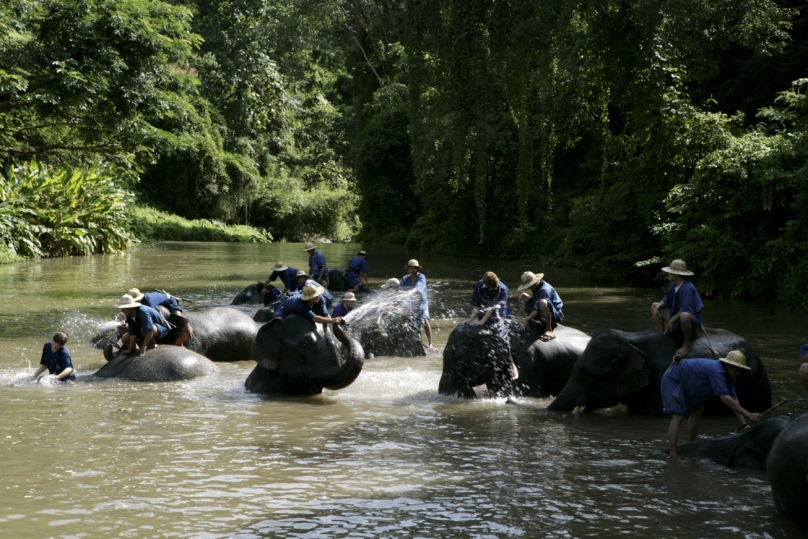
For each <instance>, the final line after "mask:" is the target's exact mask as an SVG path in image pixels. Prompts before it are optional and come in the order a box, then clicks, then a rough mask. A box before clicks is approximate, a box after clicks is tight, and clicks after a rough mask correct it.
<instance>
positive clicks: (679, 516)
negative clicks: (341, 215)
mask: <svg viewBox="0 0 808 539" xmlns="http://www.w3.org/2000/svg"><path fill="white" fill-rule="evenodd" d="M363 247H364V248H365V249H366V250H368V252H369V254H370V256H369V259H368V262H369V265H370V268H371V284H372V285H375V286H379V285H381V284H382V283H383V282H384V281H385V280H386V279H387V278H388V277H393V276H395V277H399V278H400V277H401V276H402V275H404V268H403V266H404V264H405V263H406V261H407V260H408V259H409V258H412V257H416V258H418V259H419V261H420V262H421V264H422V265H423V266H424V270H423V271H424V273H425V274H426V276H427V279H428V282H429V293H430V303H431V305H430V311H431V314H432V316H433V318H434V319H435V320H434V327H435V328H436V329H437V330H439V331H436V339H435V340H436V342H437V343H438V344H442V343H445V341H446V338H447V337H448V334H449V332H450V331H451V329H452V328H453V327H454V326H455V324H456V323H457V322H458V321H459V320H460V319H462V318H464V317H466V316H468V314H469V312H470V307H469V306H468V299H469V298H468V296H469V294H470V292H471V289H472V286H473V285H474V283H475V282H476V280H477V279H479V278H480V276H481V275H482V273H483V272H484V271H485V270H488V269H493V270H494V271H496V272H497V273H498V274H499V276H500V277H501V278H502V279H503V280H504V281H505V282H506V283H507V284H509V285H515V284H517V283H518V279H519V275H520V274H521V272H522V271H524V270H526V269H531V270H534V271H535V270H542V271H545V273H546V274H547V280H548V281H549V282H550V283H552V284H553V286H555V287H556V289H557V290H558V291H559V293H560V294H561V296H562V298H563V300H564V302H565V309H564V310H565V314H566V315H567V318H566V319H565V321H567V322H569V323H570V325H573V326H575V327H578V328H580V329H583V330H584V331H587V332H589V333H594V332H597V331H599V330H600V329H603V328H605V327H620V328H622V329H626V330H642V329H647V328H648V327H649V322H648V314H647V312H648V305H649V304H650V302H651V300H652V299H655V298H658V297H661V295H662V294H661V289H659V290H656V289H636V288H631V287H629V286H627V285H626V284H625V283H621V282H608V281H594V280H593V279H592V278H591V277H590V276H588V275H586V274H584V273H579V272H575V271H571V270H564V269H553V268H539V267H536V266H531V265H526V264H522V263H519V262H514V261H499V260H495V261H484V260H474V259H454V258H449V257H439V256H434V255H433V256H430V255H425V254H422V253H412V252H403V251H402V250H400V249H398V248H394V247H387V246H374V245H364V246H363ZM358 248H359V247H358V246H357V245H324V246H322V251H323V252H324V253H325V255H326V257H327V258H328V260H329V262H330V263H331V264H332V266H334V267H336V266H339V265H341V264H344V263H345V262H347V260H348V259H350V258H351V257H352V256H353V255H354V254H355V252H356V251H357V250H358ZM278 259H281V260H283V261H284V262H286V263H289V264H291V265H293V266H296V267H305V265H306V258H305V253H303V252H302V249H301V246H300V245H297V244H275V245H268V246H266V245H238V244H213V245H211V244H176V245H174V244H168V245H164V246H161V247H158V248H153V249H144V250H140V251H136V252H133V253H130V254H127V255H119V256H98V257H91V258H86V259H83V258H75V259H59V260H44V261H40V262H25V263H22V264H18V265H14V266H6V267H0V293H1V294H2V297H3V298H4V299H5V306H6V308H4V309H3V310H2V313H0V410H2V412H3V416H4V417H3V421H2V422H0V451H1V452H2V453H1V454H2V462H3V488H2V489H0V508H2V509H0V533H2V536H3V537H166V536H182V537H205V538H214V537H238V538H248V537H283V536H289V537H330V536H336V537H348V536H350V537H358V536H363V537H385V536H386V537H390V536H403V537H411V536H412V537H415V536H418V537H458V536H460V537H508V536H522V537H545V536H548V537H556V536H575V537H587V536H598V537H610V536H617V535H623V534H626V535H635V536H660V535H665V536H677V537H713V536H744V537H800V536H804V533H805V532H804V531H800V530H797V529H795V528H794V527H793V526H792V525H791V524H789V523H787V522H785V521H784V520H782V519H781V518H780V517H778V516H777V514H776V512H775V510H774V506H773V503H772V501H771V494H770V491H769V487H768V483H767V480H766V476H765V474H764V473H761V472H756V471H752V472H750V471H740V470H730V469H726V468H723V467H719V466H717V465H714V464H709V463H697V464H694V463H692V462H687V461H684V460H683V461H680V462H676V463H671V462H668V461H667V460H665V459H663V458H661V457H659V456H657V455H656V454H655V453H656V451H658V450H659V449H662V448H664V447H665V431H666V428H667V421H666V420H665V419H661V418H633V417H629V416H627V415H626V414H625V412H624V410H622V409H620V408H616V409H613V410H608V411H603V412H600V413H596V414H586V415H584V414H551V413H548V412H546V411H544V410H543V408H544V407H545V406H546V405H547V404H548V403H549V400H533V399H520V401H519V402H518V403H517V404H515V405H514V404H508V403H507V402H506V401H505V400H504V399H482V400H478V401H474V402H464V401H462V400H459V399H454V398H445V397H439V396H438V395H437V386H438V380H439V378H440V369H441V359H440V357H439V356H435V355H430V356H427V357H419V358H413V359H396V358H378V359H374V360H369V361H366V363H365V368H364V370H363V372H362V374H361V375H360V377H359V378H358V380H357V381H356V382H355V383H354V384H353V385H352V386H350V387H348V388H346V389H344V390H341V391H339V392H328V391H327V392H325V393H324V394H323V395H321V396H318V397H313V398H293V397H276V398H268V397H262V396H256V395H251V394H249V393H246V392H245V391H244V384H243V382H244V379H245V378H246V377H247V374H249V372H250V370H251V369H252V366H253V364H250V363H248V362H241V363H235V364H223V365H221V367H222V370H221V372H220V373H218V374H216V375H214V376H212V377H209V378H206V379H200V380H195V381H192V382H188V383H170V384H136V383H129V382H118V381H114V380H103V381H102V380H94V379H92V377H91V374H92V372H94V371H95V370H96V369H97V368H98V367H100V366H101V365H102V364H103V362H104V361H103V359H102V356H101V352H100V351H98V350H92V349H91V348H90V347H89V344H88V343H89V340H90V338H91V337H92V336H93V334H94V332H95V331H97V330H98V328H99V327H100V326H101V325H102V324H103V323H104V322H105V321H107V320H109V319H111V318H112V316H113V315H114V314H115V310H114V309H112V308H111V307H110V305H113V304H114V303H115V302H116V300H117V299H118V298H119V297H120V295H121V294H122V293H123V292H124V291H126V290H127V289H129V288H130V287H132V286H137V287H139V288H141V289H142V290H151V289H152V288H155V287H158V288H166V289H168V290H170V291H173V292H174V293H176V294H177V295H180V296H183V297H186V298H189V299H191V300H193V302H192V303H189V304H187V307H188V308H190V309H200V308H204V307H207V306H212V305H223V304H227V303H229V302H230V300H231V299H232V297H233V296H234V295H235V294H236V292H237V291H238V290H240V289H241V288H242V287H243V286H245V285H247V284H249V283H250V282H251V281H253V280H255V279H256V278H265V277H266V275H267V274H268V273H269V268H270V267H271V265H272V264H273V263H274V262H276V261H277V260H278ZM362 301H363V298H361V297H360V304H361V302H362ZM753 308H754V309H755V311H754V312H753V311H752V309H753ZM245 310H247V311H248V312H252V310H251V309H246V308H245ZM705 318H706V320H707V324H708V326H713V327H725V328H727V329H731V330H734V331H736V332H738V333H740V334H742V335H744V336H746V337H747V338H749V340H750V341H752V343H753V345H755V346H756V348H757V349H758V350H759V351H760V352H761V355H762V356H763V358H764V361H765V362H766V365H767V368H768V369H769V372H770V374H771V377H772V383H773V393H774V396H775V399H776V400H779V398H780V397H787V398H789V400H790V404H789V405H788V406H789V409H788V410H786V411H785V412H787V413H790V414H792V415H796V414H798V413H800V412H801V411H803V410H805V409H806V408H808V407H807V406H806V396H808V395H804V392H803V391H802V390H801V389H800V388H799V385H798V382H797V381H796V379H795V372H796V368H797V361H796V354H797V350H798V348H799V345H800V344H801V343H802V342H805V341H806V340H808V338H807V337H808V335H807V334H806V332H805V330H804V329H803V328H804V327H805V316H804V315H801V314H798V313H795V312H793V311H788V310H778V309H767V310H766V311H765V312H764V311H763V310H762V309H760V308H759V307H753V306H750V305H746V304H742V303H735V302H711V301H707V311H706V313H705ZM60 328H65V329H68V330H69V331H71V333H73V335H74V338H73V340H72V341H71V342H70V343H69V344H68V346H69V348H70V349H71V350H72V352H73V358H74V364H75V365H76V366H77V368H78V383H77V384H75V385H73V386H71V387H66V386H64V385H61V384H56V385H40V384H38V383H35V382H33V381H31V380H29V379H27V377H30V375H31V374H32V373H33V371H34V368H35V367H36V366H37V364H38V362H39V353H40V352H41V349H42V343H44V342H45V341H47V340H48V339H49V338H50V336H51V334H52V333H53V332H54V331H55V330H56V329H60ZM733 428H734V424H733V422H732V420H731V419H729V418H707V419H705V420H704V422H703V433H704V434H705V435H707V436H717V435H724V434H727V433H728V432H729V431H730V430H731V429H733Z"/></svg>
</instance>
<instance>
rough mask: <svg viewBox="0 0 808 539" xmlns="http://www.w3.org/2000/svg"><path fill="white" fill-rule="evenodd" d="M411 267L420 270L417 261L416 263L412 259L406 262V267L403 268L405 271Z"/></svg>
mask: <svg viewBox="0 0 808 539" xmlns="http://www.w3.org/2000/svg"><path fill="white" fill-rule="evenodd" d="M412 267H415V268H418V269H421V265H420V264H419V263H418V261H417V260H415V259H414V258H413V259H412V260H410V261H409V262H407V265H406V266H404V269H407V268H412Z"/></svg>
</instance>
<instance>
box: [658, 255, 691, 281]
mask: <svg viewBox="0 0 808 539" xmlns="http://www.w3.org/2000/svg"><path fill="white" fill-rule="evenodd" d="M662 271H664V272H666V273H673V274H674V275H684V276H685V277H689V276H690V275H695V274H694V273H693V272H692V271H687V264H685V261H684V260H682V259H679V258H677V259H676V260H674V261H673V262H671V265H670V266H667V267H665V268H662Z"/></svg>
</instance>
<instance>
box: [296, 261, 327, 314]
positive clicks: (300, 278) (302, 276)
mask: <svg viewBox="0 0 808 539" xmlns="http://www.w3.org/2000/svg"><path fill="white" fill-rule="evenodd" d="M295 282H296V283H297V289H296V290H295V292H294V293H295V294H297V295H300V294H302V293H303V289H304V288H305V287H306V285H307V284H313V285H316V286H320V284H319V283H318V282H316V281H314V280H312V279H309V276H308V274H307V273H306V272H305V271H303V270H300V271H298V272H297V275H295ZM322 288H323V298H324V299H325V306H326V307H328V308H329V309H330V308H331V305H332V304H333V303H334V296H332V295H331V293H330V292H329V291H328V289H326V288H325V287H322Z"/></svg>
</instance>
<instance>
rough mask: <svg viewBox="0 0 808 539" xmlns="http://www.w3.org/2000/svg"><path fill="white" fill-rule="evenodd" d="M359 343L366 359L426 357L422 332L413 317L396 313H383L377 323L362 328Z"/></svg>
mask: <svg viewBox="0 0 808 539" xmlns="http://www.w3.org/2000/svg"><path fill="white" fill-rule="evenodd" d="M359 342H360V343H361V344H362V348H363V349H364V351H365V357H366V358H372V357H377V356H395V357H415V356H425V355H426V348H425V347H424V343H423V342H422V341H421V332H420V330H419V329H418V327H417V326H416V325H415V324H414V323H413V322H412V317H411V316H410V317H408V316H406V315H404V314H402V313H400V312H396V311H388V312H382V313H381V314H380V315H379V317H378V318H377V321H376V322H373V323H371V324H369V325H366V326H364V327H362V328H361V330H360V331H359Z"/></svg>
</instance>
